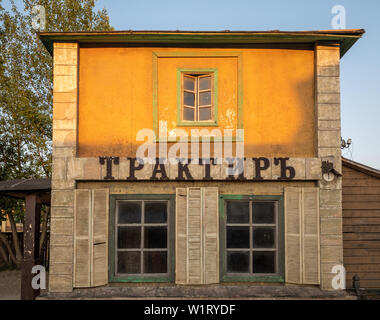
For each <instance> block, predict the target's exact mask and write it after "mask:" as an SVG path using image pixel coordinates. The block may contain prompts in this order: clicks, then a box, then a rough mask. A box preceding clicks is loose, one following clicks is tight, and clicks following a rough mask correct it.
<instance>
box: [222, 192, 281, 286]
mask: <svg viewBox="0 0 380 320" xmlns="http://www.w3.org/2000/svg"><path fill="white" fill-rule="evenodd" d="M226 198H228V196H227V197H226ZM236 198H244V197H236V196H235V197H234V196H232V197H231V199H226V200H224V203H223V207H224V213H223V217H224V219H223V220H224V221H222V222H223V224H224V228H223V231H222V232H224V235H223V236H222V239H223V247H224V250H223V257H221V259H224V260H223V263H224V270H223V271H224V275H225V276H226V277H227V278H228V277H229V276H231V277H232V278H233V277H234V276H235V277H237V279H238V278H239V277H240V278H241V277H243V279H245V280H247V281H249V280H252V281H253V280H254V279H255V277H258V279H259V278H260V276H262V277H263V278H262V279H270V278H268V276H269V277H270V276H280V275H281V274H282V263H283V261H282V245H283V243H282V237H283V230H282V222H281V220H282V219H280V210H279V209H280V208H279V201H278V200H270V198H267V199H252V200H251V199H249V198H250V197H248V199H246V200H245V199H236ZM251 198H253V197H251ZM232 278H231V280H232ZM274 279H276V278H274ZM277 279H280V278H277Z"/></svg>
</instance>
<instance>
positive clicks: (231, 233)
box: [227, 227, 249, 248]
mask: <svg viewBox="0 0 380 320" xmlns="http://www.w3.org/2000/svg"><path fill="white" fill-rule="evenodd" d="M227 248H249V227H227Z"/></svg>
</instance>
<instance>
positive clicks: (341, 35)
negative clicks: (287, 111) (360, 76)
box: [39, 29, 365, 57]
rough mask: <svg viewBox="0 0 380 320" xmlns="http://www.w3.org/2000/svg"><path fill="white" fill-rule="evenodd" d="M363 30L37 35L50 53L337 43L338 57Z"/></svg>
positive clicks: (114, 32) (117, 32)
mask: <svg viewBox="0 0 380 320" xmlns="http://www.w3.org/2000/svg"><path fill="white" fill-rule="evenodd" d="M364 33H365V31H364V30H363V29H352V30H326V31H296V32H286V31H277V30H276V31H262V32H260V31H207V32H206V31H110V32H41V33H39V37H40V39H41V41H42V42H43V44H44V45H45V47H46V48H47V50H48V51H49V52H50V54H53V43H54V42H79V43H129V44H144V43H149V44H173V45H176V44H192V45H196V44H202V45H204V44H213V45H215V44H220V45H226V44H235V45H236V44H263V43H316V42H320V41H323V42H326V41H327V42H338V43H340V55H341V57H343V56H344V54H345V53H346V52H347V51H348V50H349V49H350V48H351V47H352V46H353V45H354V43H355V42H356V41H357V40H358V39H360V38H361V36H362V35H363V34H364Z"/></svg>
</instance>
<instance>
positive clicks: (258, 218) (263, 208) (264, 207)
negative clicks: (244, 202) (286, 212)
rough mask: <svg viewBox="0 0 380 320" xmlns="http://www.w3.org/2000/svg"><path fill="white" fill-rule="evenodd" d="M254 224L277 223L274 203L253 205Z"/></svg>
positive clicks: (256, 203)
mask: <svg viewBox="0 0 380 320" xmlns="http://www.w3.org/2000/svg"><path fill="white" fill-rule="evenodd" d="M252 214H253V217H252V221H253V223H276V222H275V207H274V202H253V203H252Z"/></svg>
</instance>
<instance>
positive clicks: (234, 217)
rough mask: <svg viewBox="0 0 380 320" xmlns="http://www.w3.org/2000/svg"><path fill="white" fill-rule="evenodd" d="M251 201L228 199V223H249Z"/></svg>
mask: <svg viewBox="0 0 380 320" xmlns="http://www.w3.org/2000/svg"><path fill="white" fill-rule="evenodd" d="M248 222H249V202H241V201H228V202H227V223H248Z"/></svg>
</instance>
